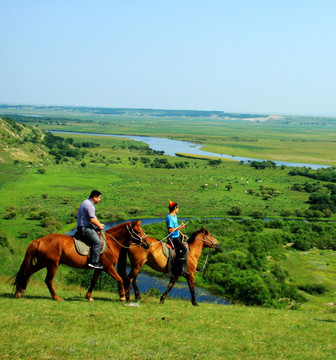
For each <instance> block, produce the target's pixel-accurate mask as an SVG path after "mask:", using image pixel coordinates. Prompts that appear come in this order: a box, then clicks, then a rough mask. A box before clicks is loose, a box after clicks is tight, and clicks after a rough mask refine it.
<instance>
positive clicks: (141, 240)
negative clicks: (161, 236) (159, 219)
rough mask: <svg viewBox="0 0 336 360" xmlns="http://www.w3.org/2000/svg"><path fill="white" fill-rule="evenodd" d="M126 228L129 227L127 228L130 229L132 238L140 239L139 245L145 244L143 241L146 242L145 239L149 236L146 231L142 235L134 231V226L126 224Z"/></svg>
mask: <svg viewBox="0 0 336 360" xmlns="http://www.w3.org/2000/svg"><path fill="white" fill-rule="evenodd" d="M126 228H127V230H128V233H129V234H130V236H131V238H132V239H133V240H137V241H139V244H137V245H140V246H143V242H144V241H143V239H145V238H146V237H147V234H145V233H144V234H143V235H142V236H140V235H139V234H137V233H136V232H135V231H134V229H133V228H132V226H128V225H126ZM137 241H134V242H135V243H136V242H137Z"/></svg>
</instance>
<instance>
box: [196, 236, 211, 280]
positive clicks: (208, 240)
mask: <svg viewBox="0 0 336 360" xmlns="http://www.w3.org/2000/svg"><path fill="white" fill-rule="evenodd" d="M202 241H203V242H204V243H206V244H210V245H213V244H214V242H213V241H212V240H211V239H209V238H208V237H207V236H205V234H203V239H202ZM210 250H211V248H210V249H209V251H208V253H207V256H206V259H205V263H204V265H203V268H202V269H201V270H197V269H196V272H197V273H201V272H203V271H204V270H205V267H206V264H207V263H208V259H209V254H210Z"/></svg>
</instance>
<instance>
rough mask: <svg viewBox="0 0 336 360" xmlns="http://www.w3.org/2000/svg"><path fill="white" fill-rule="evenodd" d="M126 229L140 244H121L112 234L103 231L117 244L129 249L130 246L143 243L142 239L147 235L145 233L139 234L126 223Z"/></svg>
mask: <svg viewBox="0 0 336 360" xmlns="http://www.w3.org/2000/svg"><path fill="white" fill-rule="evenodd" d="M126 228H127V230H128V233H129V234H130V236H131V238H132V239H134V240H137V241H140V244H134V245H132V246H126V245H124V244H122V243H121V242H119V241H118V240H117V239H116V238H115V237H114V236H112V235H111V234H109V233H107V232H106V231H105V234H106V235H108V236H109V237H110V238H111V239H112V240H114V241H115V242H116V243H117V244H119V245H120V246H121V247H123V248H125V249H130V248H132V247H135V246H141V245H142V243H143V239H144V238H146V237H147V235H146V234H144V235H143V236H139V235H138V234H137V233H136V232H135V231H134V230H133V228H132V227H130V228H129V227H128V225H127V226H126ZM110 250H111V251H112V249H111V248H110Z"/></svg>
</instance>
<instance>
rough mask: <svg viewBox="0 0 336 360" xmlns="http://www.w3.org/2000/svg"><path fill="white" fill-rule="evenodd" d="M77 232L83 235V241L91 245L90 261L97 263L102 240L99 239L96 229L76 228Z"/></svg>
mask: <svg viewBox="0 0 336 360" xmlns="http://www.w3.org/2000/svg"><path fill="white" fill-rule="evenodd" d="M78 232H79V233H80V235H81V236H82V237H83V239H84V240H85V242H86V243H87V244H88V245H89V246H91V251H90V263H91V264H98V262H99V258H100V250H101V248H102V241H101V240H100V238H99V236H98V234H97V232H96V230H94V229H92V228H87V227H81V228H78Z"/></svg>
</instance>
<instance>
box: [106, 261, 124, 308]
mask: <svg viewBox="0 0 336 360" xmlns="http://www.w3.org/2000/svg"><path fill="white" fill-rule="evenodd" d="M105 271H106V272H107V273H108V274H109V275H111V276H112V277H113V278H114V279H116V280H117V282H118V290H119V298H120V301H121V302H122V303H125V302H126V296H125V288H124V282H123V279H122V278H121V277H120V276H119V274H118V273H117V271H116V269H115V268H114V266H113V265H111V266H109V267H108V268H106V269H105Z"/></svg>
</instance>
